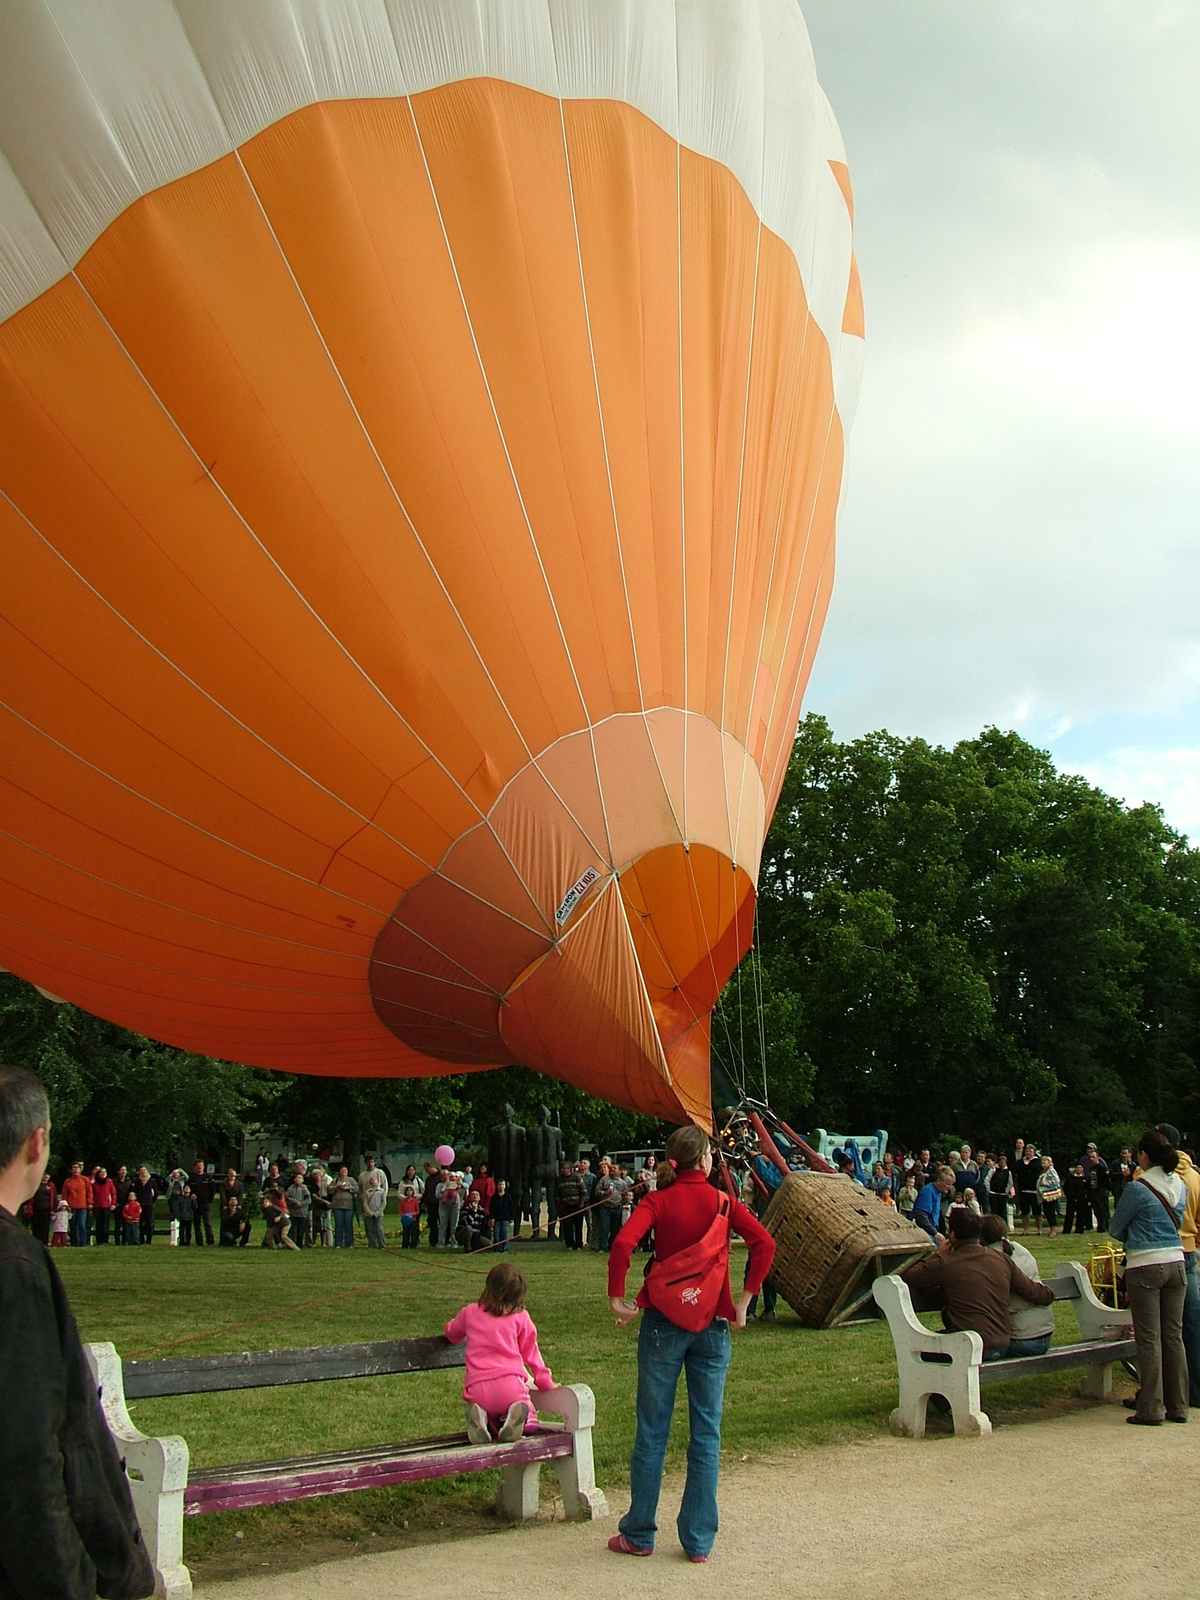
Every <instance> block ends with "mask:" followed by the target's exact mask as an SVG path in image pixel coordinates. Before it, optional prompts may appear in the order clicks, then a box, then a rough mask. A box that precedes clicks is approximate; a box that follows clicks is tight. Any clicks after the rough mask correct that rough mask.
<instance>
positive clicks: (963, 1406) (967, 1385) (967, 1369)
mask: <svg viewBox="0 0 1200 1600" xmlns="http://www.w3.org/2000/svg"><path fill="white" fill-rule="evenodd" d="M946 1370H947V1371H948V1372H949V1374H950V1381H949V1383H948V1384H947V1385H946V1387H947V1389H948V1390H949V1391H950V1392H949V1393H948V1394H947V1395H946V1399H947V1400H949V1402H950V1408H951V1410H952V1411H953V1413H954V1431H955V1433H956V1434H961V1435H964V1436H966V1437H968V1438H971V1437H973V1438H976V1439H983V1438H986V1437H987V1435H988V1434H989V1433H991V1431H992V1419H991V1418H990V1417H989V1416H988V1414H987V1412H986V1411H984V1410H983V1409H982V1408H981V1406H980V1404H979V1368H978V1366H977V1365H976V1364H975V1363H974V1362H970V1363H966V1362H961V1361H955V1362H954V1363H953V1364H952V1365H951V1366H950V1367H948V1368H947V1369H946Z"/></svg>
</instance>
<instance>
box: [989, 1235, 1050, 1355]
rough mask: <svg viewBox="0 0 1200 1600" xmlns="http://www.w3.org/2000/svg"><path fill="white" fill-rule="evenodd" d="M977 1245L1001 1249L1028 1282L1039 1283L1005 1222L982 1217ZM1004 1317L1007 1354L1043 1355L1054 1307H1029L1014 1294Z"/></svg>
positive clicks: (1034, 1266)
mask: <svg viewBox="0 0 1200 1600" xmlns="http://www.w3.org/2000/svg"><path fill="white" fill-rule="evenodd" d="M979 1242H980V1244H981V1245H983V1247H984V1248H985V1249H986V1250H995V1251H997V1252H998V1251H1001V1250H1002V1251H1003V1252H1004V1254H1005V1255H1006V1256H1011V1257H1012V1259H1013V1260H1014V1261H1015V1262H1016V1264H1017V1266H1018V1267H1020V1269H1021V1271H1022V1272H1023V1273H1024V1274H1025V1276H1026V1277H1027V1278H1028V1279H1029V1280H1030V1281H1031V1282H1032V1283H1041V1281H1042V1275H1041V1273H1040V1272H1039V1270H1038V1264H1037V1261H1036V1259H1035V1257H1034V1254H1033V1252H1032V1250H1026V1248H1025V1246H1024V1245H1023V1244H1021V1243H1020V1242H1019V1240H1016V1239H1010V1238H1009V1237H1008V1223H1007V1222H1005V1221H1004V1219H1003V1217H984V1219H983V1221H982V1222H981V1223H980V1232H979ZM1008 1315H1009V1320H1010V1322H1011V1323H1012V1338H1011V1339H1010V1340H1009V1344H1008V1353H1009V1355H1010V1356H1044V1355H1045V1354H1046V1351H1047V1350H1049V1348H1050V1341H1051V1339H1052V1338H1053V1337H1054V1307H1053V1306H1035V1305H1031V1304H1030V1302H1029V1301H1028V1300H1023V1299H1022V1298H1021V1296H1020V1295H1019V1294H1014V1295H1013V1297H1012V1299H1011V1300H1010V1301H1009V1302H1008Z"/></svg>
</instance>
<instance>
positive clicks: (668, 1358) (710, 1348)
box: [608, 1128, 775, 1561]
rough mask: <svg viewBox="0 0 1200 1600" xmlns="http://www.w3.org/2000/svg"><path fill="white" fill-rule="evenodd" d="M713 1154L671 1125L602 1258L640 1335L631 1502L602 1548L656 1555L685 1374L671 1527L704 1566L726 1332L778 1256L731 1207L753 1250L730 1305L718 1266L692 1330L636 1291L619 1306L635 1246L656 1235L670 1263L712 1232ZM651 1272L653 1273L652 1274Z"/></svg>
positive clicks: (736, 1227) (626, 1317)
mask: <svg viewBox="0 0 1200 1600" xmlns="http://www.w3.org/2000/svg"><path fill="white" fill-rule="evenodd" d="M711 1171H712V1148H711V1145H710V1143H709V1138H708V1135H707V1134H706V1133H702V1132H701V1130H700V1129H699V1128H676V1129H675V1131H674V1133H672V1134H671V1136H670V1138H669V1139H668V1140H667V1159H666V1161H665V1162H663V1163H662V1165H660V1166H659V1168H658V1187H657V1188H656V1189H654V1190H653V1191H652V1192H651V1193H650V1194H648V1195H647V1196H646V1198H645V1199H644V1200H643V1201H642V1202H641V1204H640V1205H639V1206H638V1207H637V1209H636V1210H635V1211H634V1213H633V1215H632V1216H631V1217H630V1219H629V1221H628V1222H627V1223H626V1224H625V1226H624V1227H623V1228H622V1229H621V1231H620V1232H619V1233H618V1234H617V1237H616V1239H615V1240H614V1242H613V1246H612V1251H611V1253H610V1255H609V1258H608V1293H609V1301H610V1304H611V1305H612V1309H613V1311H614V1313H615V1314H616V1318H617V1326H618V1327H623V1326H624V1324H625V1323H627V1322H630V1321H632V1319H633V1318H634V1317H635V1316H636V1315H637V1314H638V1311H639V1309H640V1310H641V1311H642V1325H641V1328H640V1330H639V1333H638V1392H637V1435H636V1438H635V1439H634V1444H633V1457H632V1460H631V1462H630V1488H631V1490H632V1503H631V1505H630V1507H629V1510H628V1511H627V1512H626V1514H625V1516H623V1517H622V1518H621V1521H620V1524H619V1527H620V1529H621V1531H620V1533H618V1534H614V1536H613V1537H612V1538H611V1539H610V1540H609V1541H608V1548H609V1549H610V1550H615V1551H616V1552H617V1553H618V1554H620V1555H630V1556H648V1555H652V1554H653V1552H654V1536H655V1534H656V1533H657V1531H658V1523H657V1521H656V1517H657V1513H658V1497H659V1493H660V1491H661V1489H662V1473H663V1459H664V1457H665V1455H666V1451H667V1441H668V1439H669V1438H670V1434H671V1413H672V1412H673V1411H674V1409H675V1391H676V1389H677V1388H678V1386H679V1374H680V1372H681V1371H686V1373H687V1386H688V1418H689V1423H690V1429H691V1439H690V1442H689V1445H688V1457H687V1460H688V1465H687V1482H686V1484H685V1486H684V1491H683V1502H682V1504H681V1505H680V1507H679V1517H678V1519H677V1522H676V1527H677V1529H678V1531H679V1542H680V1544H681V1545H682V1546H683V1548H684V1551H685V1553H686V1554H687V1556H688V1557H689V1559H690V1560H692V1561H707V1560H708V1554H709V1551H710V1550H711V1549H712V1546H713V1541H714V1539H715V1538H716V1534H717V1469H718V1466H719V1463H720V1454H721V1409H722V1405H723V1403H724V1398H725V1374H726V1372H727V1371H728V1369H729V1357H730V1353H731V1343H730V1327H731V1325H732V1326H733V1327H737V1328H744V1327H745V1326H746V1309H747V1307H748V1306H749V1304H750V1301H751V1298H752V1297H753V1296H754V1295H755V1294H757V1293H758V1291H759V1289H760V1288H761V1287H762V1282H763V1279H764V1278H765V1277H766V1275H767V1269H768V1267H769V1266H770V1265H771V1260H772V1257H773V1256H774V1254H775V1241H774V1240H773V1239H772V1238H771V1235H770V1234H769V1233H768V1232H767V1231H766V1229H765V1228H764V1227H763V1226H762V1224H761V1223H760V1222H758V1221H757V1220H756V1218H755V1217H754V1216H753V1215H752V1214H751V1213H750V1212H749V1211H747V1209H746V1207H745V1206H743V1205H741V1204H739V1203H738V1202H737V1201H734V1202H733V1203H732V1204H731V1205H730V1207H729V1227H730V1229H731V1230H732V1231H733V1232H734V1233H737V1234H739V1235H740V1236H741V1238H743V1239H744V1240H745V1241H746V1243H747V1244H748V1245H749V1247H750V1262H749V1266H748V1269H747V1272H746V1284H745V1288H744V1289H743V1291H742V1293H741V1296H740V1297H739V1299H738V1302H737V1305H736V1306H735V1305H734V1303H733V1296H732V1294H731V1293H730V1289H729V1271H728V1259H727V1257H726V1260H725V1263H724V1270H723V1277H722V1281H721V1285H720V1293H719V1297H718V1300H717V1305H716V1314H715V1315H714V1317H713V1319H712V1321H711V1322H710V1323H709V1324H708V1326H707V1327H705V1328H702V1329H701V1330H700V1331H699V1332H698V1333H693V1332H691V1331H689V1330H688V1329H687V1328H684V1327H680V1326H679V1325H678V1324H676V1323H675V1322H673V1321H671V1320H670V1318H668V1317H666V1316H664V1315H663V1313H662V1312H661V1311H659V1310H657V1309H656V1308H655V1307H654V1306H653V1305H652V1304H651V1302H650V1297H649V1293H648V1291H647V1288H646V1286H645V1284H643V1286H642V1289H641V1291H640V1293H639V1294H638V1297H637V1300H636V1302H635V1303H630V1302H629V1301H627V1300H626V1299H625V1279H626V1277H627V1275H628V1273H629V1263H630V1261H631V1259H632V1257H633V1252H634V1249H635V1248H636V1246H637V1244H638V1243H639V1241H640V1240H641V1239H642V1238H643V1237H644V1236H645V1235H646V1234H647V1233H649V1231H650V1230H651V1229H653V1230H654V1260H655V1262H656V1263H658V1262H667V1261H669V1260H670V1258H671V1257H673V1256H676V1255H678V1253H679V1252H680V1251H683V1250H687V1249H688V1248H689V1247H691V1246H694V1245H697V1244H699V1242H700V1241H701V1240H702V1239H703V1238H704V1237H705V1235H706V1234H707V1233H708V1232H709V1230H710V1228H711V1227H712V1224H713V1221H714V1219H715V1218H716V1217H717V1214H718V1211H719V1210H720V1208H721V1206H722V1203H723V1201H724V1199H725V1197H724V1196H722V1195H721V1194H720V1193H719V1192H718V1191H717V1189H715V1188H714V1187H713V1186H712V1185H711V1184H710V1183H709V1182H708V1176H709V1173H710V1172H711ZM651 1270H653V1268H652V1269H651Z"/></svg>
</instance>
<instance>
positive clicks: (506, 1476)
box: [496, 1461, 541, 1522]
mask: <svg viewBox="0 0 1200 1600" xmlns="http://www.w3.org/2000/svg"><path fill="white" fill-rule="evenodd" d="M540 1480H541V1467H540V1465H539V1463H538V1462H536V1461H531V1462H529V1463H527V1464H526V1465H525V1466H521V1467H505V1468H503V1470H502V1472H501V1477H500V1493H499V1494H498V1495H497V1497H496V1503H497V1505H498V1506H499V1508H500V1513H501V1515H502V1516H505V1517H507V1518H508V1519H509V1521H510V1522H528V1520H529V1518H530V1517H536V1516H537V1512H538V1491H539V1487H540Z"/></svg>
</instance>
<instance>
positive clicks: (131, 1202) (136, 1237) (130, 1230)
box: [121, 1189, 142, 1244]
mask: <svg viewBox="0 0 1200 1600" xmlns="http://www.w3.org/2000/svg"><path fill="white" fill-rule="evenodd" d="M121 1219H122V1223H123V1225H124V1228H125V1243H126V1244H141V1242H142V1226H141V1224H142V1207H141V1202H140V1201H139V1200H138V1197H137V1195H135V1194H134V1192H133V1190H132V1189H131V1190H130V1191H129V1198H128V1200H126V1202H125V1204H124V1205H123V1206H122V1207H121Z"/></svg>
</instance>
